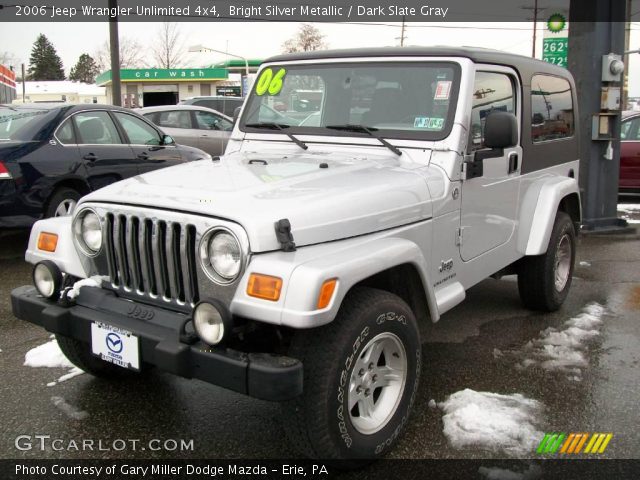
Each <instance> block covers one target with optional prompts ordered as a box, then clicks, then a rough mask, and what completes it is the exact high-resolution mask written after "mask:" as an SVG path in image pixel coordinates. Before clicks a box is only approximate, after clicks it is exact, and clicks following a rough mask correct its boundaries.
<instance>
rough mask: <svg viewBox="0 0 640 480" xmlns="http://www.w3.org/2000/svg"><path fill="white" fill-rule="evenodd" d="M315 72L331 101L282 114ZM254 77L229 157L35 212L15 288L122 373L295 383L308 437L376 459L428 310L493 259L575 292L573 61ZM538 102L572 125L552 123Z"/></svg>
mask: <svg viewBox="0 0 640 480" xmlns="http://www.w3.org/2000/svg"><path fill="white" fill-rule="evenodd" d="M309 79H311V80H313V81H314V84H317V85H319V87H318V88H319V89H320V95H321V97H322V98H321V101H319V105H321V107H320V110H319V113H318V115H317V116H315V117H312V118H311V119H310V120H309V121H308V122H306V123H305V124H304V125H298V122H297V121H296V122H295V123H291V124H280V123H273V122H270V121H269V119H270V118H271V116H272V111H273V110H272V109H271V110H270V109H268V108H261V107H262V106H265V107H266V106H267V105H269V104H274V103H275V101H277V100H279V95H280V94H281V92H283V91H284V92H287V91H290V90H291V86H295V85H300V84H301V83H302V82H305V81H306V82H308V81H309ZM533 85H535V89H534V88H532V86H533ZM253 88H254V90H253V92H252V93H251V95H250V96H249V97H248V98H247V102H246V104H245V106H244V107H243V113H242V115H241V117H240V118H239V120H238V121H237V123H236V125H235V127H234V132H233V134H232V137H231V139H230V142H235V143H236V145H235V147H237V148H233V149H231V148H230V149H228V150H229V153H228V154H226V155H225V156H224V157H223V159H222V161H221V162H215V163H214V162H198V163H197V164H187V165H182V166H179V167H176V168H173V169H170V170H163V171H158V172H153V173H150V174H147V175H142V176H140V177H137V178H135V179H131V180H125V181H123V182H119V183H117V184H115V185H111V186H109V187H106V188H103V189H101V190H98V191H97V192H93V193H91V194H90V195H88V196H86V197H84V198H83V199H82V200H81V202H80V204H79V205H78V208H77V209H76V211H75V212H74V215H73V217H72V218H69V217H63V218H54V219H48V220H42V221H40V222H38V223H37V224H36V225H35V226H34V227H33V229H32V232H31V238H30V240H29V247H28V250H27V253H26V260H27V261H29V262H31V263H32V264H34V275H33V278H34V284H35V288H34V287H33V286H29V285H28V286H24V287H20V288H18V289H16V290H14V291H13V293H12V306H13V312H14V314H15V315H16V316H17V317H18V318H21V319H24V320H26V321H29V322H31V323H34V324H36V325H40V326H43V327H46V329H47V330H48V331H49V332H52V333H55V335H56V338H57V341H58V344H59V345H60V348H61V349H62V351H63V352H64V353H65V355H66V356H67V357H68V358H69V359H70V360H71V362H73V363H74V364H75V365H77V366H78V367H80V368H82V369H83V370H85V371H87V372H90V373H93V374H95V375H100V376H102V377H105V378H108V379H111V381H113V382H118V381H119V379H120V378H121V377H122V375H121V374H122V373H124V370H123V369H128V370H130V372H129V373H132V374H133V373H134V372H137V371H139V370H141V369H142V370H143V369H145V368H147V367H149V366H151V365H155V366H156V367H158V368H160V369H163V370H165V371H168V372H171V373H173V374H176V375H180V376H183V377H187V378H197V379H200V380H203V381H205V382H209V383H212V384H215V385H219V386H222V387H224V388H228V389H231V390H234V391H237V392H241V393H243V394H247V395H251V396H253V397H257V398H261V399H267V400H273V401H280V402H283V403H284V405H283V407H284V413H283V415H284V416H285V418H286V420H285V423H286V427H285V428H284V429H283V430H284V431H285V432H286V434H287V435H288V436H289V437H290V439H291V441H292V445H293V447H295V448H298V449H299V450H300V451H301V452H302V453H304V454H306V455H309V456H314V457H319V458H323V459H334V458H346V459H353V458H370V459H372V458H378V457H381V456H383V455H384V454H385V453H387V452H388V451H389V450H390V449H391V448H392V447H393V445H394V444H395V443H396V441H397V440H398V438H399V437H400V435H401V433H402V431H403V430H404V429H405V428H406V426H407V425H408V424H409V418H410V413H411V410H412V407H413V405H414V404H415V403H416V397H417V395H418V394H419V392H420V389H419V388H418V384H419V381H420V376H421V374H422V375H425V374H426V375H427V376H430V378H434V375H435V376H437V375H440V374H441V373H438V374H434V373H433V372H432V371H430V368H432V367H431V366H430V365H429V364H423V356H422V354H421V348H422V342H423V341H424V338H421V332H424V331H426V330H428V329H425V330H423V329H421V328H420V326H421V325H425V324H427V323H428V322H437V321H446V317H445V314H446V312H447V311H449V310H450V309H452V308H454V307H455V306H456V305H458V304H460V303H461V302H463V301H464V299H465V296H466V291H467V290H468V289H469V288H471V287H473V286H474V285H476V284H478V283H479V282H481V281H482V280H484V279H486V278H488V277H489V276H494V277H496V278H497V277H500V276H501V275H510V274H517V276H518V282H517V286H518V291H519V294H520V298H521V300H522V303H523V306H524V307H526V308H530V309H533V310H540V311H544V312H549V311H555V310H557V309H559V308H560V307H561V306H562V304H563V302H564V301H565V299H566V298H567V295H568V293H569V289H570V286H571V282H572V274H573V270H574V262H575V257H576V233H577V231H578V230H577V229H578V227H579V225H580V222H581V210H580V189H579V187H578V182H577V178H578V174H579V171H578V170H579V160H578V159H579V154H578V146H579V145H578V138H579V122H576V121H575V118H579V117H578V112H577V111H576V109H577V104H578V102H577V97H576V88H575V84H574V81H573V78H572V76H571V73H570V72H569V71H568V70H566V69H564V68H561V67H557V66H555V65H551V64H549V63H546V62H542V61H539V60H535V59H531V58H528V57H523V56H518V55H513V54H509V53H505V52H497V51H491V50H487V49H473V48H466V47H465V48H463V47H460V48H457V47H456V48H446V47H434V48H421V47H403V48H371V49H353V50H336V51H315V52H301V53H293V54H288V55H280V56H277V57H273V58H271V59H269V60H267V61H266V62H265V63H263V64H262V66H261V69H260V71H259V72H258V79H257V81H256V83H255V85H254V87H253ZM314 88H315V87H314ZM541 92H544V94H542V93H541ZM538 114H544V115H547V116H548V117H549V118H558V116H559V115H561V116H562V118H563V119H566V125H567V128H566V129H562V130H560V129H556V128H553V129H551V130H550V131H548V132H547V133H546V134H545V132H544V131H540V130H539V129H537V128H536V126H535V125H536V123H535V121H532V120H533V119H535V118H537V115H538ZM281 121H282V120H281ZM355 122H360V123H355ZM534 132H535V136H534ZM545 135H548V137H545ZM478 136H479V137H478ZM548 139H553V141H547V140H548ZM176 199H179V202H180V203H179V207H177V206H176ZM127 232H129V233H127ZM54 236H55V237H54ZM54 238H55V239H56V242H57V243H56V242H54V241H53V239H54ZM58 245H60V246H58ZM71 245H73V248H72V247H71ZM63 272H64V273H66V275H65V276H64V280H62V278H63V277H62V273H63ZM58 299H61V301H60V302H58ZM495 301H496V302H501V301H502V299H500V298H496V299H495ZM509 301H511V300H509ZM54 305H55V306H56V307H55V308H52V306H54ZM96 305H99V307H96ZM98 309H99V314H98V313H97V312H96V313H95V314H94V311H96V310H98ZM503 327H504V328H509V325H506V324H505V325H503ZM513 327H514V328H520V326H518V325H514V326H513ZM469 368H470V369H473V368H474V367H473V366H470V367H469ZM123 394H124V395H126V393H123ZM426 394H427V395H431V393H430V392H428V391H427V392H426ZM427 398H431V397H427ZM125 403H126V401H125ZM106 408H111V407H106ZM241 429H242V427H239V432H238V434H239V435H241V434H242V433H243V432H241Z"/></svg>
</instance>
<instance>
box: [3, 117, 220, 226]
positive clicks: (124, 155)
mask: <svg viewBox="0 0 640 480" xmlns="http://www.w3.org/2000/svg"><path fill="white" fill-rule="evenodd" d="M203 158H210V156H209V155H208V154H207V153H205V152H203V151H202V150H199V149H197V148H192V147H187V146H184V145H176V144H175V142H174V141H173V139H172V138H171V137H170V136H168V135H165V134H164V133H163V132H162V131H161V130H159V129H158V128H157V127H155V126H154V125H153V124H152V123H150V122H149V121H148V120H146V119H144V118H143V117H141V116H140V115H138V114H136V113H134V112H132V111H130V110H127V109H124V108H120V107H114V106H110V105H93V104H87V105H69V104H21V105H0V227H26V226H30V225H31V224H33V223H34V222H35V221H36V220H38V219H40V218H43V217H53V216H59V215H67V214H69V213H71V211H72V210H73V208H74V207H75V205H76V203H77V201H78V199H79V198H80V197H82V196H83V195H85V194H87V193H89V192H90V191H92V190H96V189H98V188H101V187H104V186H106V185H108V184H110V183H113V182H117V181H118V180H122V179H124V178H128V177H132V176H134V175H138V174H141V173H145V172H149V171H151V170H156V169H158V168H163V167H169V166H172V165H177V164H180V163H183V162H186V161H191V160H199V159H203Z"/></svg>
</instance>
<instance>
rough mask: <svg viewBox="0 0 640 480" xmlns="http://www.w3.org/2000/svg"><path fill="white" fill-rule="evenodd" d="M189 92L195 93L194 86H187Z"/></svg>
mask: <svg viewBox="0 0 640 480" xmlns="http://www.w3.org/2000/svg"><path fill="white" fill-rule="evenodd" d="M187 92H189V93H193V85H187Z"/></svg>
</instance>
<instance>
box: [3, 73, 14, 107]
mask: <svg viewBox="0 0 640 480" xmlns="http://www.w3.org/2000/svg"><path fill="white" fill-rule="evenodd" d="M15 98H16V74H15V73H14V72H13V70H11V69H10V68H8V67H5V66H4V65H0V104H1V103H11V102H13V100H14V99H15Z"/></svg>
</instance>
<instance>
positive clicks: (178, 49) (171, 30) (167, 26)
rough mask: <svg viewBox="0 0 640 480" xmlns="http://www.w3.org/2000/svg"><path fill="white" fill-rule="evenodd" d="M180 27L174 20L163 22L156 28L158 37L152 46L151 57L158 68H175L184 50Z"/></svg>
mask: <svg viewBox="0 0 640 480" xmlns="http://www.w3.org/2000/svg"><path fill="white" fill-rule="evenodd" d="M183 47H184V46H183V44H182V33H181V32H180V27H179V26H178V24H177V23H174V22H164V23H163V24H162V25H161V26H160V28H159V29H158V39H157V41H156V42H155V47H152V50H153V58H154V60H155V62H156V65H157V66H158V67H160V68H176V67H178V66H179V65H178V64H179V62H180V59H181V58H182V53H183V52H182V51H183V50H184V48H183Z"/></svg>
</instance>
